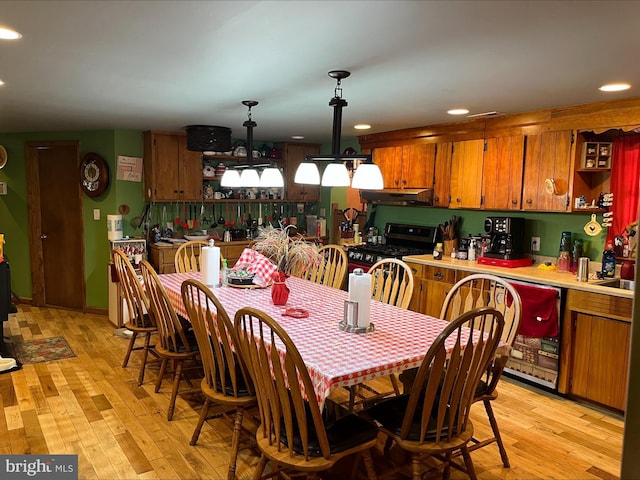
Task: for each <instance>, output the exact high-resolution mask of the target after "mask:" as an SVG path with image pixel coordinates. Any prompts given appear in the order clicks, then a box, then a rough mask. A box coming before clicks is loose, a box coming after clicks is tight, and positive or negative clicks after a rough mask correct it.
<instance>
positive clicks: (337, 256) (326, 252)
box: [298, 244, 349, 288]
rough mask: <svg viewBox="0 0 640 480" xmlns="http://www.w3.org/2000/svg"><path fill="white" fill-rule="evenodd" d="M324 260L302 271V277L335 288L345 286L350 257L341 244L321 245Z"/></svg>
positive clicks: (320, 250) (320, 251)
mask: <svg viewBox="0 0 640 480" xmlns="http://www.w3.org/2000/svg"><path fill="white" fill-rule="evenodd" d="M318 253H319V254H320V255H321V256H322V261H320V262H319V263H318V264H317V265H314V266H311V267H310V268H308V269H307V270H305V271H303V272H301V273H300V275H298V276H300V277H301V278H304V279H305V280H310V281H312V282H315V283H319V284H321V285H327V286H328V287H333V288H344V287H345V285H346V280H347V267H348V264H349V258H348V257H347V252H345V250H344V248H342V247H341V246H340V245H334V244H329V245H325V246H323V247H320V249H319V250H318Z"/></svg>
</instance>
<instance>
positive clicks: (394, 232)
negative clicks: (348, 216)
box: [347, 223, 442, 272]
mask: <svg viewBox="0 0 640 480" xmlns="http://www.w3.org/2000/svg"><path fill="white" fill-rule="evenodd" d="M438 235H439V230H438V229H437V228H436V227H428V226H424V225H405V224H400V223H387V224H386V226H385V229H384V239H385V243H384V244H369V243H368V244H366V245H361V246H356V247H351V248H349V250H348V252H347V256H348V257H349V271H350V272H352V271H353V270H355V269H356V268H362V269H365V270H368V269H369V267H371V266H372V265H373V264H374V263H376V262H378V261H380V260H383V259H385V258H397V259H399V260H400V259H402V257H404V256H406V255H426V254H431V253H433V249H434V248H435V246H436V243H437V242H439V241H442V240H441V239H439V236H438Z"/></svg>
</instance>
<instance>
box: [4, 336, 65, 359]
mask: <svg viewBox="0 0 640 480" xmlns="http://www.w3.org/2000/svg"><path fill="white" fill-rule="evenodd" d="M15 351H16V355H17V356H18V360H20V362H22V363H24V364H32V363H41V362H51V361H53V360H62V359H64V358H71V357H75V356H76V354H75V353H73V350H71V347H70V346H69V344H68V343H67V341H66V340H65V338H64V337H49V338H39V339H37V340H22V341H20V342H16V343H15Z"/></svg>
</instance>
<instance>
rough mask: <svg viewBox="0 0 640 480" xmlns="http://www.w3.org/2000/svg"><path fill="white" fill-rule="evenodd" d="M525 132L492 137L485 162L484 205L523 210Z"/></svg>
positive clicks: (492, 207) (483, 167)
mask: <svg viewBox="0 0 640 480" xmlns="http://www.w3.org/2000/svg"><path fill="white" fill-rule="evenodd" d="M523 163H524V135H515V136H511V137H498V138H488V139H487V140H486V147H485V151H484V159H483V166H482V207H483V208H484V209H486V210H520V205H521V198H522V169H523Z"/></svg>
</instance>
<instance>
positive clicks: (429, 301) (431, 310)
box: [424, 280, 453, 318]
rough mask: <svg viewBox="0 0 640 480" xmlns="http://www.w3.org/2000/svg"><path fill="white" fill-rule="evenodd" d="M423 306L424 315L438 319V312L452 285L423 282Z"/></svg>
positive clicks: (429, 281) (431, 281)
mask: <svg viewBox="0 0 640 480" xmlns="http://www.w3.org/2000/svg"><path fill="white" fill-rule="evenodd" d="M425 284H426V285H425V286H426V288H425V290H426V292H425V306H424V313H426V314H427V315H431V316H432V317H436V318H440V310H442V304H443V303H444V299H445V298H446V296H447V294H448V293H449V290H451V287H452V286H453V284H452V283H445V282H435V281H433V280H427V281H426V282H425Z"/></svg>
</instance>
